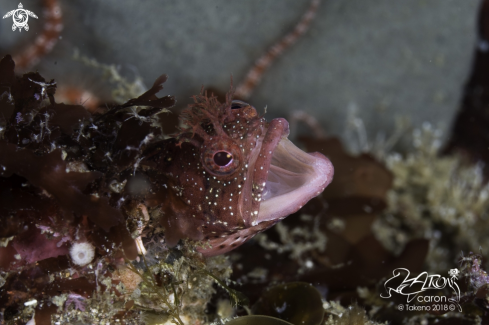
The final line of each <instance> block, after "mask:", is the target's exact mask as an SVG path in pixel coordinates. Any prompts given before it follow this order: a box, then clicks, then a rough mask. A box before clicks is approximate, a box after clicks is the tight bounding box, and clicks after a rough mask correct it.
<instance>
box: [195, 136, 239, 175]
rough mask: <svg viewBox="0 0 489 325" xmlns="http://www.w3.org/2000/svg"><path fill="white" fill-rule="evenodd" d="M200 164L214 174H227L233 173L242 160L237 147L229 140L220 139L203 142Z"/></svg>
mask: <svg viewBox="0 0 489 325" xmlns="http://www.w3.org/2000/svg"><path fill="white" fill-rule="evenodd" d="M203 149H204V151H203V154H202V158H201V159H202V165H203V166H204V167H205V169H206V170H207V171H208V172H209V173H211V174H213V175H216V176H227V175H231V174H232V173H234V172H235V171H236V170H237V169H238V167H239V165H240V162H241V161H242V158H241V151H240V150H239V147H238V146H237V145H236V144H234V143H233V142H232V141H231V140H224V139H221V141H219V142H213V143H211V144H204V147H203Z"/></svg>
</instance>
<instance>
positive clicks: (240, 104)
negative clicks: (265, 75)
mask: <svg viewBox="0 0 489 325" xmlns="http://www.w3.org/2000/svg"><path fill="white" fill-rule="evenodd" d="M246 106H250V104H248V103H245V102H242V101H240V100H233V101H232V102H231V109H241V108H243V107H246Z"/></svg>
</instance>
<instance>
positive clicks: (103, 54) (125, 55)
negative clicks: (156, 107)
mask: <svg viewBox="0 0 489 325" xmlns="http://www.w3.org/2000/svg"><path fill="white" fill-rule="evenodd" d="M42 3H43V2H42V1H33V0H24V1H22V4H23V5H24V8H25V9H28V10H31V11H33V12H34V13H36V14H37V15H38V17H39V19H34V18H30V19H29V26H30V30H29V31H27V32H26V31H22V32H20V33H19V32H18V31H15V32H13V31H12V29H11V27H12V19H11V18H6V19H2V20H1V21H0V54H2V55H4V54H7V53H11V54H17V53H20V52H22V51H23V49H25V48H26V47H27V46H29V45H30V44H31V43H32V42H34V40H35V38H36V36H38V34H39V33H40V32H41V31H42V26H43V23H44V22H43V15H42V12H43V8H42ZM59 5H60V7H61V11H62V21H63V25H64V29H63V31H62V32H61V34H60V39H59V41H58V43H57V44H56V45H55V47H54V48H53V50H52V52H50V53H49V54H47V55H45V56H43V57H42V58H41V61H40V62H39V63H38V64H36V65H34V66H33V67H32V68H31V69H35V70H38V71H39V72H40V73H41V75H43V76H44V77H45V78H47V79H51V78H54V79H56V80H57V81H58V84H70V85H72V86H74V87H79V88H83V89H87V90H89V91H91V92H92V93H94V94H96V95H97V96H99V97H101V98H110V90H111V89H112V88H111V85H110V84H109V83H108V82H106V81H104V80H103V78H101V73H100V71H97V69H94V68H91V67H87V66H86V65H84V64H83V63H80V62H76V61H74V60H73V53H74V51H75V49H78V50H79V52H80V54H81V55H83V56H87V57H89V58H93V59H96V60H97V61H98V62H100V63H105V64H115V65H116V66H117V67H118V69H119V71H120V73H121V74H122V75H123V76H125V77H127V78H128V79H129V80H133V79H134V78H135V77H137V76H140V77H141V78H142V80H143V81H144V83H145V84H146V86H150V85H151V84H152V83H153V81H154V80H155V78H157V77H158V76H159V75H160V74H162V73H166V74H168V75H169V80H168V81H167V83H166V84H165V90H164V91H163V92H164V94H171V95H175V96H176V98H177V101H178V104H177V107H178V108H182V107H184V106H185V105H186V104H187V103H188V102H190V98H189V97H190V96H191V95H193V94H197V93H198V92H199V91H200V89H201V87H202V86H203V85H204V86H206V87H213V88H214V89H218V90H221V91H222V92H225V91H226V90H227V89H228V88H229V83H230V77H231V76H233V79H234V82H235V83H237V82H239V81H241V80H242V79H243V78H244V76H245V74H246V73H247V71H248V70H249V69H250V68H251V66H252V64H253V63H254V61H255V60H256V59H257V58H258V57H259V56H260V55H261V54H263V53H264V52H265V51H266V50H267V48H268V47H269V46H271V45H272V44H273V43H274V42H276V41H277V40H279V39H280V37H281V36H283V35H284V34H285V33H287V32H288V31H290V30H291V29H292V28H293V27H294V25H295V24H296V23H297V22H298V20H299V19H300V17H301V15H302V14H303V12H304V11H305V10H306V9H307V7H308V6H309V1H295V0H282V1H270V0H247V1H232V2H230V1H225V0H207V1H199V0H186V1H177V0H165V1H121V0H106V1H94V0H83V1H81V0H71V1H60V2H59ZM478 5H479V1H478V0H465V1H457V0H429V1H427V0H413V1H402V2H401V1H389V0H375V1H374V0H350V1H341V0H323V1H322V3H321V5H320V7H319V10H318V12H317V17H316V19H315V20H314V21H313V22H312V25H311V28H310V30H309V31H308V32H307V33H306V34H305V36H303V37H302V38H301V39H300V40H299V41H298V42H297V43H296V44H295V45H294V46H293V47H292V48H290V49H289V50H288V51H286V53H284V55H283V56H282V57H280V58H278V59H277V60H276V61H275V62H274V64H273V65H272V67H271V68H270V69H269V70H268V71H267V72H266V73H265V75H264V78H263V80H262V82H261V83H260V84H259V85H258V87H257V88H256V90H255V92H254V93H253V94H252V96H251V98H250V99H249V101H250V102H251V103H252V104H254V106H255V107H257V108H258V109H259V110H262V109H263V108H264V107H265V106H266V107H267V116H268V117H269V118H272V117H276V116H288V115H289V114H290V113H291V112H292V111H303V112H306V113H308V114H310V115H311V116H313V117H315V118H317V119H318V120H319V122H320V123H321V126H322V127H323V128H324V129H325V130H326V131H327V133H328V134H339V135H341V134H342V132H343V130H344V129H345V124H346V120H347V116H348V114H351V112H352V111H356V112H357V115H358V117H360V118H361V119H363V121H364V123H365V125H366V129H367V133H368V135H369V136H370V137H373V136H375V135H376V134H377V132H379V131H382V132H385V133H387V134H391V133H392V132H393V129H394V128H395V126H394V120H395V119H396V118H397V117H399V116H407V117H409V118H410V119H411V121H412V123H413V125H414V126H419V125H420V124H421V123H422V122H425V121H428V122H431V123H433V124H435V125H438V124H440V125H441V126H445V127H449V126H450V124H451V121H452V118H453V117H454V114H455V112H456V109H457V106H458V105H459V101H460V96H461V91H462V87H463V85H464V83H465V81H466V79H467V77H468V74H469V70H470V66H471V62H472V55H473V51H474V47H475V45H476V28H475V25H476V23H475V22H476V17H477V9H478ZM17 6H18V1H17V0H1V2H0V11H1V13H2V16H3V15H4V14H5V13H6V12H8V11H10V10H12V9H16V8H17Z"/></svg>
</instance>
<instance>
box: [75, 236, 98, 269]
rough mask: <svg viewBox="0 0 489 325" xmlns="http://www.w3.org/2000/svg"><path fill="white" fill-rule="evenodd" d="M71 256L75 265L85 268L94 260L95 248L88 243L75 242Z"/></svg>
mask: <svg viewBox="0 0 489 325" xmlns="http://www.w3.org/2000/svg"><path fill="white" fill-rule="evenodd" d="M70 256H71V260H72V261H73V263H75V264H76V265H80V266H85V265H87V264H88V263H90V262H91V261H92V260H93V257H94V256H95V248H94V247H93V245H92V244H90V243H87V242H75V243H73V245H72V246H71V248H70Z"/></svg>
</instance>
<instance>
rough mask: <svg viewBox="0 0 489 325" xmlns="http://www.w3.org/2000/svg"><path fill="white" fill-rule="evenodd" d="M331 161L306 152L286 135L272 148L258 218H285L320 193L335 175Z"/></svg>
mask: <svg viewBox="0 0 489 325" xmlns="http://www.w3.org/2000/svg"><path fill="white" fill-rule="evenodd" d="M333 174H334V168H333V165H332V164H331V161H330V160H329V159H328V158H326V157H325V156H323V155H322V154H320V153H317V152H315V153H306V152H304V151H302V150H301V149H299V148H297V147H296V146H295V145H294V144H293V143H292V142H291V141H290V140H288V139H287V138H285V137H284V138H282V139H281V140H280V142H279V143H278V144H277V146H276V148H275V150H274V151H273V156H272V160H271V163H270V169H269V171H268V177H267V181H266V184H265V188H264V190H263V192H262V197H261V198H262V200H261V204H260V210H259V214H258V218H257V220H256V221H257V222H263V221H268V220H278V219H282V218H284V217H286V216H288V215H290V214H292V213H294V212H297V211H298V210H299V209H300V208H302V206H303V205H304V204H306V203H307V202H308V201H309V200H310V199H312V198H313V197H315V196H317V195H318V194H320V193H321V192H322V191H323V190H324V189H325V187H326V186H327V185H328V184H329V183H331V181H332V179H333Z"/></svg>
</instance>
